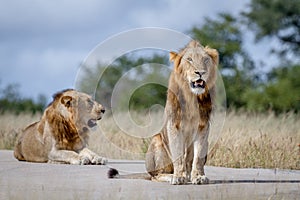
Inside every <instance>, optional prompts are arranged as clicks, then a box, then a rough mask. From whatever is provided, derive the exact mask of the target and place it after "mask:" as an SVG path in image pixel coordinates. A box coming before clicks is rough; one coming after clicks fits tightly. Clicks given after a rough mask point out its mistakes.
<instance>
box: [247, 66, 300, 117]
mask: <svg viewBox="0 0 300 200" xmlns="http://www.w3.org/2000/svg"><path fill="white" fill-rule="evenodd" d="M299 76H300V65H294V66H285V67H278V68H274V69H273V70H272V71H271V72H270V73H269V74H268V83H266V84H261V85H260V86H259V87H258V88H256V89H253V88H249V89H248V90H247V91H246V92H245V93H244V95H243V97H242V98H244V99H245V101H246V102H247V104H246V109H247V110H251V111H266V110H270V109H271V110H273V111H275V113H277V114H278V113H282V112H288V111H299V110H300V93H299V88H300V79H299Z"/></svg>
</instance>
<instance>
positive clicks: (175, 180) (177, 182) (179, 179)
mask: <svg viewBox="0 0 300 200" xmlns="http://www.w3.org/2000/svg"><path fill="white" fill-rule="evenodd" d="M186 183H187V180H186V178H185V177H178V176H174V175H173V177H172V180H171V184H172V185H183V184H186Z"/></svg>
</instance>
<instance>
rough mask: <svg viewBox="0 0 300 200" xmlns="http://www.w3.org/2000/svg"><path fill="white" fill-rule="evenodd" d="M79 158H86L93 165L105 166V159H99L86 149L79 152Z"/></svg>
mask: <svg viewBox="0 0 300 200" xmlns="http://www.w3.org/2000/svg"><path fill="white" fill-rule="evenodd" d="M79 156H80V157H86V158H88V159H89V161H90V162H91V163H92V164H95V165H105V164H106V163H107V159H106V158H104V157H100V156H99V155H97V154H96V153H94V152H93V151H91V150H89V149H88V148H84V149H82V150H81V151H80V152H79Z"/></svg>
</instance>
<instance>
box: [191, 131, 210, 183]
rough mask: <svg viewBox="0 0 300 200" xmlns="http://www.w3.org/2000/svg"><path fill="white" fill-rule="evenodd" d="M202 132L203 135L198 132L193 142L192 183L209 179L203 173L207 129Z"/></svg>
mask: <svg viewBox="0 0 300 200" xmlns="http://www.w3.org/2000/svg"><path fill="white" fill-rule="evenodd" d="M202 134H203V135H200V134H199V135H198V138H197V139H196V141H195V142H194V158H193V164H192V172H191V181H192V184H207V183H208V181H209V180H208V178H207V177H206V176H205V173H204V165H205V163H206V158H207V151H208V141H207V137H208V129H207V130H206V131H205V132H204V133H202Z"/></svg>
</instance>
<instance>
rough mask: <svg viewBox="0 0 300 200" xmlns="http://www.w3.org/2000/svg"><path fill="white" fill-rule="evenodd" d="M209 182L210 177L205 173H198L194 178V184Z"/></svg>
mask: <svg viewBox="0 0 300 200" xmlns="http://www.w3.org/2000/svg"><path fill="white" fill-rule="evenodd" d="M208 182H209V179H208V178H207V177H206V176H205V175H203V176H201V175H198V176H196V177H195V178H192V184H194V185H200V184H208Z"/></svg>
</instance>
